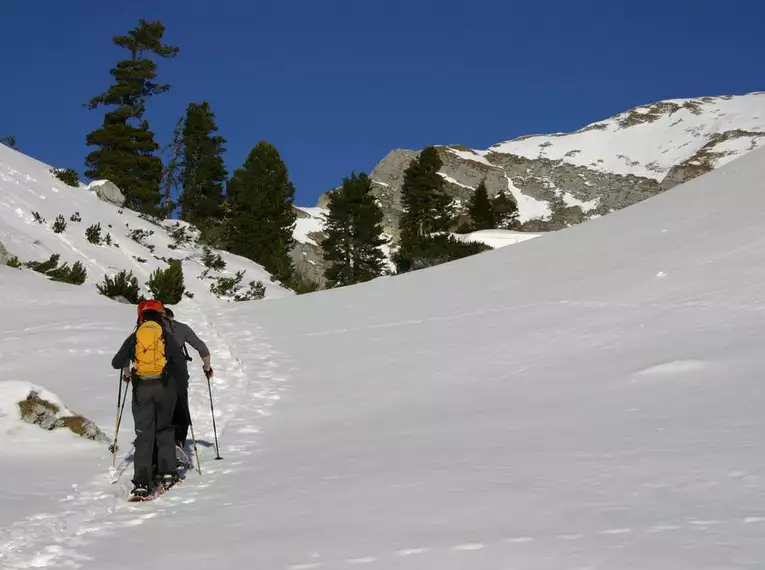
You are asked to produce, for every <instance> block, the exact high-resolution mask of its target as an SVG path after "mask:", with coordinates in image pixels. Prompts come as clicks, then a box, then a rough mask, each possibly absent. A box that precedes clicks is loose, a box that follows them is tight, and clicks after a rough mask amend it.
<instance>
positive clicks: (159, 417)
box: [112, 300, 188, 499]
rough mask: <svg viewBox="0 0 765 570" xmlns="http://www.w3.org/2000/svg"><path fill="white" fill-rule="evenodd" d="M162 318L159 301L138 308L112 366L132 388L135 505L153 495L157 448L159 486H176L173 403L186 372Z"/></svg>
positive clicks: (177, 347) (132, 493) (179, 353)
mask: <svg viewBox="0 0 765 570" xmlns="http://www.w3.org/2000/svg"><path fill="white" fill-rule="evenodd" d="M163 312H164V306H163V305H162V303H161V302H160V301H157V300H149V301H143V302H142V303H141V304H140V305H138V327H137V328H136V330H135V332H133V333H132V334H131V335H130V336H129V337H128V338H127V339H126V340H125V342H124V343H123V344H122V347H121V348H120V349H119V351H118V352H117V354H116V355H115V356H114V358H113V359H112V366H113V367H114V368H115V369H120V368H121V369H122V370H123V372H122V375H123V380H124V381H125V382H131V381H132V383H133V401H132V411H133V421H134V423H135V434H136V440H135V471H134V475H133V485H134V488H133V491H132V492H131V495H132V496H133V497H134V498H136V499H141V498H146V497H148V496H149V495H150V493H151V491H150V485H151V482H152V454H153V450H154V444H155V442H156V445H157V462H158V465H157V468H158V473H159V476H160V485H161V486H162V487H164V488H167V487H170V486H172V485H173V484H175V482H176V481H177V480H178V475H177V473H176V471H175V466H176V465H175V432H174V426H173V410H174V409H175V403H176V399H177V386H176V383H177V382H186V383H187V382H188V371H187V370H186V362H185V357H184V355H183V352H182V350H181V347H180V346H178V343H177V341H176V340H175V339H174V338H173V336H172V335H171V334H168V331H167V330H166V329H165V326H164V323H163V316H162V314H163ZM131 363H132V369H131Z"/></svg>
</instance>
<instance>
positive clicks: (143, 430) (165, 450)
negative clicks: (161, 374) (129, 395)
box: [133, 376, 178, 485]
mask: <svg viewBox="0 0 765 570" xmlns="http://www.w3.org/2000/svg"><path fill="white" fill-rule="evenodd" d="M177 397H178V396H177V393H176V386H175V381H174V380H173V379H172V377H170V376H166V377H165V378H164V379H162V380H159V379H157V380H144V379H141V378H136V379H135V380H134V382H133V422H134V423H135V434H136V439H135V473H134V475H133V483H134V484H136V485H137V484H144V485H147V484H149V483H150V482H151V476H152V455H153V451H154V445H155V442H156V445H157V460H158V471H159V473H162V474H164V473H172V472H173V470H174V469H175V444H174V442H173V436H174V433H173V409H174V408H175V401H176V399H177Z"/></svg>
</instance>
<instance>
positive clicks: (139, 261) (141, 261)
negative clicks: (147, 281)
mask: <svg viewBox="0 0 765 570" xmlns="http://www.w3.org/2000/svg"><path fill="white" fill-rule="evenodd" d="M133 259H135V260H136V261H137V262H138V263H146V261H147V260H146V259H144V258H143V257H138V256H137V255H134V256H133Z"/></svg>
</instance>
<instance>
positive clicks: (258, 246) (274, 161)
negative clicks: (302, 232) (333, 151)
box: [227, 142, 297, 282]
mask: <svg viewBox="0 0 765 570" xmlns="http://www.w3.org/2000/svg"><path fill="white" fill-rule="evenodd" d="M227 194H228V199H229V202H230V209H231V213H230V220H229V221H228V223H227V227H228V236H227V241H228V246H229V248H230V251H232V252H233V253H236V254H239V255H242V256H244V257H247V258H249V259H251V260H253V261H255V262H256V263H259V264H261V265H262V266H263V267H264V268H265V269H266V271H268V272H269V273H270V274H271V275H272V276H273V277H274V278H275V279H277V280H280V281H283V282H284V281H286V280H288V279H289V277H290V276H291V275H292V273H293V271H294V268H293V265H292V260H291V258H290V255H289V254H290V250H291V249H292V246H293V243H294V240H293V237H292V232H293V230H294V228H295V220H296V218H297V215H296V214H295V212H294V210H293V209H292V203H293V201H294V199H295V187H294V186H293V185H292V182H290V180H289V175H288V172H287V167H286V166H285V165H284V162H282V159H281V157H280V156H279V152H278V151H277V150H276V148H275V147H274V146H273V145H271V144H269V143H267V142H260V143H258V144H257V146H255V148H253V149H252V151H251V152H250V154H249V156H248V157H247V160H246V161H245V163H244V165H243V166H242V167H241V168H239V169H237V170H236V172H234V175H233V176H232V178H231V181H230V182H229V184H228V191H227Z"/></svg>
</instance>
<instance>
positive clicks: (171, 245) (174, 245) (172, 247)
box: [167, 243, 178, 249]
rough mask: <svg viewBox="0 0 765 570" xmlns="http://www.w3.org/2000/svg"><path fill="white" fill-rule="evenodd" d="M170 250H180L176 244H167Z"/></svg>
mask: <svg viewBox="0 0 765 570" xmlns="http://www.w3.org/2000/svg"><path fill="white" fill-rule="evenodd" d="M167 247H168V249H178V246H177V245H176V244H174V243H169V244H167Z"/></svg>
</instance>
